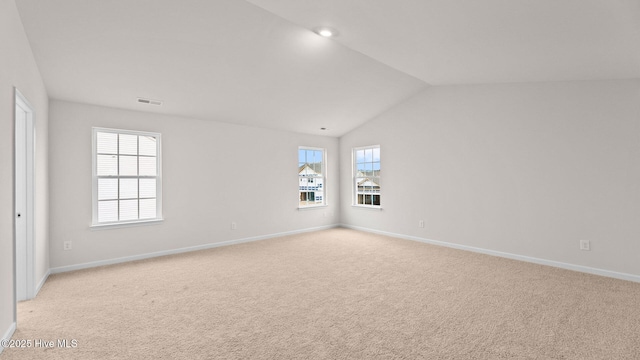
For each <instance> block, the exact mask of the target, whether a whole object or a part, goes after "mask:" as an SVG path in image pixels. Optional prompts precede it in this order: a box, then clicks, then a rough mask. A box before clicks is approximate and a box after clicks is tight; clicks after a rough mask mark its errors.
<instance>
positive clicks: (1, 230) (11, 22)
mask: <svg viewBox="0 0 640 360" xmlns="http://www.w3.org/2000/svg"><path fill="white" fill-rule="evenodd" d="M14 86H15V87H17V88H18V89H19V90H20V92H22V94H23V95H24V96H25V97H26V98H27V99H28V100H29V102H30V103H31V105H32V106H34V107H35V112H36V189H35V191H36V214H35V215H36V219H35V220H36V225H35V226H36V234H35V235H36V249H35V250H36V282H39V281H40V279H42V277H43V276H44V275H45V274H46V272H47V270H48V269H49V258H48V257H49V254H48V253H49V250H48V202H47V199H48V185H47V178H48V174H47V138H48V136H47V127H48V125H47V123H48V120H47V119H48V108H47V107H48V100H47V92H46V90H45V87H44V84H43V82H42V79H41V77H40V72H39V71H38V67H37V66H36V63H35V60H34V58H33V54H32V52H31V47H30V45H29V42H28V40H27V37H26V35H25V33H24V28H23V27H22V22H21V20H20V16H19V15H18V11H17V9H16V4H15V2H14V1H13V0H0V337H2V336H3V335H4V334H5V332H6V331H7V330H8V329H9V327H10V326H11V324H12V323H13V321H14V306H13V299H14V298H15V293H14V287H13V277H14V276H13V271H14V239H13V216H14V214H13V181H14V174H13V161H14V158H13V157H14V155H13V147H14V90H13V89H14ZM0 351H1V349H0Z"/></svg>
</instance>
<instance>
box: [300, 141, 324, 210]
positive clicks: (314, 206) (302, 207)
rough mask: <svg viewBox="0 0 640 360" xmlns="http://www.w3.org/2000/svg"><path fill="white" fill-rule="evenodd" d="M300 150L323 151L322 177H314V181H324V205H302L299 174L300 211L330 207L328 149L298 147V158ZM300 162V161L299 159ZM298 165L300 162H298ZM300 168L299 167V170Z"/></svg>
mask: <svg viewBox="0 0 640 360" xmlns="http://www.w3.org/2000/svg"><path fill="white" fill-rule="evenodd" d="M300 150H313V151H322V175H321V176H314V177H313V178H314V179H322V203H317V204H311V205H300V173H298V209H299V210H301V209H313V208H321V207H326V206H328V202H327V149H325V148H319V147H313V146H298V156H299V154H300ZM298 160H300V159H299V158H298ZM296 163H297V164H299V163H300V161H298V162H296ZM299 168H300V167H298V169H299Z"/></svg>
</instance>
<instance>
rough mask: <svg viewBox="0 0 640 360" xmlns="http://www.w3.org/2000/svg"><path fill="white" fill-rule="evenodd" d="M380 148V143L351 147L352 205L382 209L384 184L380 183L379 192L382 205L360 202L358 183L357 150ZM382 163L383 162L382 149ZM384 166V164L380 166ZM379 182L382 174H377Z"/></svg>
mask: <svg viewBox="0 0 640 360" xmlns="http://www.w3.org/2000/svg"><path fill="white" fill-rule="evenodd" d="M376 148H377V149H378V150H380V145H368V146H359V147H354V148H352V149H351V192H352V196H351V206H353V207H357V208H364V209H376V210H381V209H382V185H380V184H378V185H380V191H379V192H378V194H377V195H378V196H379V197H380V205H373V204H371V205H368V204H358V183H357V179H358V177H357V174H358V160H357V158H356V152H357V151H358V150H366V149H376ZM380 159H381V160H380V164H382V151H381V150H380ZM380 168H382V166H381V167H380ZM377 179H378V183H379V182H380V175H378V176H377Z"/></svg>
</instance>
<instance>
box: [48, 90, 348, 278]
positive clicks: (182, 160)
mask: <svg viewBox="0 0 640 360" xmlns="http://www.w3.org/2000/svg"><path fill="white" fill-rule="evenodd" d="M49 106H50V119H51V122H50V143H49V145H50V147H49V148H50V183H51V189H53V190H52V192H51V232H50V234H51V244H50V246H51V250H50V254H51V267H52V268H54V269H55V268H60V267H68V266H72V265H79V264H83V263H89V262H96V261H104V260H109V259H117V258H121V257H129V256H136V255H142V254H148V253H153V252H158V251H167V250H172V249H179V248H185V247H192V246H199V245H204V244H211V243H217V242H222V241H229V240H235V239H243V238H247V237H254V236H263V235H270V234H276V233H281V232H288V231H297V230H303V229H310V228H316V227H321V226H328V225H333V224H337V223H338V215H339V214H338V211H337V210H338V188H337V187H338V165H337V157H338V139H336V138H330V137H321V136H313V135H301V134H296V133H289V132H281V131H274V130H267V129H260V128H252V127H246V126H238V125H231V124H226V123H221V122H214V121H203V120H194V119H187V118H178V117H171V116H162V115H156V114H150V113H143V112H134V111H128V110H117V109H113V108H106V107H98V106H93V105H83V104H77V103H70V102H63V101H51V103H50V105H49ZM93 126H98V127H107V128H117V129H130V130H141V131H151V132H159V133H161V134H162V156H163V158H162V175H163V215H164V218H165V221H164V222H163V223H161V224H158V225H147V226H137V227H128V228H119V229H106V230H92V229H90V227H89V225H90V224H91V128H92V127H93ZM301 145H302V146H312V147H323V148H326V149H327V157H328V184H327V186H326V187H327V191H328V204H329V206H328V207H326V208H320V209H309V210H297V204H298V198H299V197H298V146H301ZM252 172H253V173H252ZM256 179H259V180H260V181H259V182H257V181H256ZM325 213H326V215H327V216H324V215H325ZM330 215H333V216H330ZM232 221H233V222H236V223H237V226H238V228H237V230H231V222H232ZM67 240H71V241H73V250H71V251H64V250H63V242H64V241H67Z"/></svg>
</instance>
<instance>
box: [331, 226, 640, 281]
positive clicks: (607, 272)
mask: <svg viewBox="0 0 640 360" xmlns="http://www.w3.org/2000/svg"><path fill="white" fill-rule="evenodd" d="M340 226H341V227H344V228H347V229H353V230H360V231H365V232H370V233H374V234H380V235H386V236H391V237H395V238H400V239H405V240H413V241H419V242H422V243H426V244H432V245H438V246H445V247H449V248H453V249H459V250H466V251H472V252H476V253H480V254H486V255H492V256H499V257H503V258H507V259H512V260H519V261H525V262H530V263H534V264H539V265H547V266H553V267H557V268H561V269H566V270H573V271H578V272H583V273H588V274H594V275H600V276H606V277H610V278H614V279H620V280H627V281H633V282H638V283H640V276H639V275H633V274H627V273H621V272H617V271H611V270H604V269H598V268H592V267H588V266H583V265H575V264H569V263H564V262H560V261H554V260H547V259H540V258H534V257H530V256H524V255H517V254H511V253H506V252H502V251H495V250H489V249H483V248H477V247H473V246H467V245H460V244H454V243H449V242H445V241H438V240H431V239H425V238H421V237H418V236H411V235H403V234H396V233H392V232H387V231H381V230H374V229H369V228H364V227H360V226H352V225H347V224H341V225H340Z"/></svg>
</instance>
